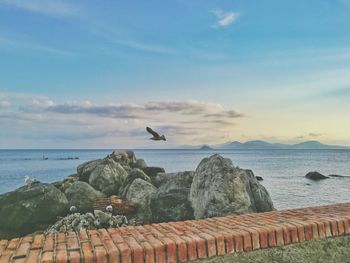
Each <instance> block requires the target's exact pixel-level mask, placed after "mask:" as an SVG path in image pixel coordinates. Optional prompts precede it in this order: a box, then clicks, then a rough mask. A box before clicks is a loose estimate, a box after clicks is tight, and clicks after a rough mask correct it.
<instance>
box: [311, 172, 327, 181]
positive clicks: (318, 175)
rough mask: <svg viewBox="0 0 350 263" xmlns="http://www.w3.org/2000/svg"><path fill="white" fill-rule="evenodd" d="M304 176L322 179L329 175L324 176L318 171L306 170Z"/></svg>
mask: <svg viewBox="0 0 350 263" xmlns="http://www.w3.org/2000/svg"><path fill="white" fill-rule="evenodd" d="M305 177H306V178H308V179H311V180H316V181H318V180H323V179H328V178H329V177H328V176H325V175H323V174H321V173H319V172H308V173H307V174H306V175H305Z"/></svg>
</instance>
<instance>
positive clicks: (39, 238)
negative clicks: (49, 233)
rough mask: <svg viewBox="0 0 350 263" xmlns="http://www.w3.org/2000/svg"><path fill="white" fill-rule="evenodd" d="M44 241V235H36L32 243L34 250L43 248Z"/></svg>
mask: <svg viewBox="0 0 350 263" xmlns="http://www.w3.org/2000/svg"><path fill="white" fill-rule="evenodd" d="M44 240H45V237H44V235H36V236H35V237H34V241H33V243H32V249H39V248H42V247H43V242H44Z"/></svg>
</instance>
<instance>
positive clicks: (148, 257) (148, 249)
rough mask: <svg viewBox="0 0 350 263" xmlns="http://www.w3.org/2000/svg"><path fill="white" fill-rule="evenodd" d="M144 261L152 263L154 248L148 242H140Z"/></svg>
mask: <svg viewBox="0 0 350 263" xmlns="http://www.w3.org/2000/svg"><path fill="white" fill-rule="evenodd" d="M142 247H143V249H144V254H145V262H146V263H154V249H153V247H152V246H151V245H150V244H149V243H148V242H142Z"/></svg>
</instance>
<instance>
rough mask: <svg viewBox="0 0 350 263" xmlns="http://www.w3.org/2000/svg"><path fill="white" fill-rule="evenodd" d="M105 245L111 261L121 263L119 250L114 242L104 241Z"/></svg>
mask: <svg viewBox="0 0 350 263" xmlns="http://www.w3.org/2000/svg"><path fill="white" fill-rule="evenodd" d="M103 244H104V246H105V248H106V250H107V253H108V259H109V261H110V262H113V263H119V256H120V253H119V249H118V248H117V246H116V245H115V244H114V243H113V241H112V240H111V239H103Z"/></svg>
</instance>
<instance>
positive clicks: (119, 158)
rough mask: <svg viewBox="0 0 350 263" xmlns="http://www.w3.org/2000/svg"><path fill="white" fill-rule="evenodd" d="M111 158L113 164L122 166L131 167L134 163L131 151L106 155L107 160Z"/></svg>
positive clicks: (134, 159) (133, 155)
mask: <svg viewBox="0 0 350 263" xmlns="http://www.w3.org/2000/svg"><path fill="white" fill-rule="evenodd" d="M108 157H109V158H112V159H113V160H114V161H115V162H117V163H120V164H121V165H122V166H123V167H124V166H129V167H131V166H133V165H134V164H135V163H136V157H135V154H134V152H133V151H125V152H116V151H114V152H113V153H112V154H110V155H108V156H107V158H108Z"/></svg>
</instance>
